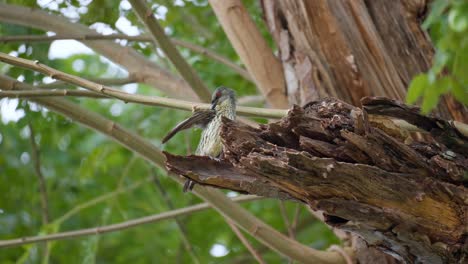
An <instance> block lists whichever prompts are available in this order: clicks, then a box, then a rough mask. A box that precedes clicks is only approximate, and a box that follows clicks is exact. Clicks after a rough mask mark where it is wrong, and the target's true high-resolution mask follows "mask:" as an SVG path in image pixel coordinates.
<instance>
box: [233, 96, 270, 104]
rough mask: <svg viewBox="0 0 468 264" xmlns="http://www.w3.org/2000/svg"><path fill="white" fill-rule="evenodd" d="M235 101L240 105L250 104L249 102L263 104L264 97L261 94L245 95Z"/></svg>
mask: <svg viewBox="0 0 468 264" xmlns="http://www.w3.org/2000/svg"><path fill="white" fill-rule="evenodd" d="M237 103H238V104H240V105H251V104H264V103H265V97H263V96H261V95H247V96H242V97H240V98H239V99H237Z"/></svg>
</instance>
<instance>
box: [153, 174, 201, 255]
mask: <svg viewBox="0 0 468 264" xmlns="http://www.w3.org/2000/svg"><path fill="white" fill-rule="evenodd" d="M152 173H153V175H154V177H153V178H154V180H153V182H154V183H155V185H156V188H157V189H158V190H159V192H160V193H161V195H162V197H163V199H164V202H166V205H167V207H168V208H169V210H174V208H175V207H174V204H173V203H172V201H171V199H170V197H169V195H168V194H167V192H166V190H165V189H164V187H163V186H162V184H161V182H160V181H159V179H158V177H156V172H155V170H154V169H153V170H152ZM174 220H175V222H176V224H177V227H178V228H179V231H180V235H181V237H182V243H183V244H184V247H185V249H186V250H187V252H188V253H189V255H190V256H191V257H192V260H193V262H195V263H200V260H198V257H197V255H196V254H195V251H194V250H193V247H192V245H191V244H190V241H189V239H188V235H187V231H186V229H185V226H184V224H183V222H182V220H181V219H180V218H179V217H174Z"/></svg>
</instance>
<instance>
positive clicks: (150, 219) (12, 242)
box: [0, 195, 259, 248]
mask: <svg viewBox="0 0 468 264" xmlns="http://www.w3.org/2000/svg"><path fill="white" fill-rule="evenodd" d="M247 197H248V199H247ZM239 198H243V199H237V200H236V199H233V201H234V202H239V201H242V202H246V201H252V200H256V199H259V198H258V197H256V196H253V195H249V196H246V197H239ZM210 208H211V207H210V205H209V204H208V203H202V204H197V205H193V206H189V207H185V208H180V209H176V210H172V211H168V212H164V213H160V214H155V215H151V216H146V217H141V218H137V219H133V220H129V221H125V222H122V223H118V224H112V225H106V226H101V227H93V228H86V229H80V230H75V231H67V232H61V233H57V234H51V235H44V236H33V237H22V238H16V239H7V240H0V248H3V247H12V246H20V245H26V244H31V243H37V242H42V241H52V240H62V239H70V238H75V237H81V236H89V235H100V234H104V233H109V232H115V231H119V230H124V229H127V228H131V227H135V226H139V225H144V224H150V223H154V222H158V221H162V220H166V219H171V218H174V217H176V216H182V215H187V214H192V213H195V212H198V211H202V210H206V209H210Z"/></svg>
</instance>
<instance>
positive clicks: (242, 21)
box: [209, 0, 288, 108]
mask: <svg viewBox="0 0 468 264" xmlns="http://www.w3.org/2000/svg"><path fill="white" fill-rule="evenodd" d="M209 2H210V4H211V7H212V8H213V10H214V12H215V13H216V16H217V17H218V20H219V22H220V23H221V25H222V27H223V29H224V31H225V32H226V35H227V37H228V38H229V40H230V41H231V44H232V46H233V47H234V49H235V50H236V52H237V54H239V57H240V59H241V60H242V62H243V63H244V64H245V66H246V68H247V70H248V71H249V72H250V73H251V74H252V77H253V79H254V80H255V83H256V84H257V87H258V88H259V90H260V91H261V93H262V94H263V95H264V96H265V98H266V100H267V102H268V103H269V104H270V105H271V106H273V107H275V108H287V107H288V100H287V97H286V94H285V91H286V90H285V87H286V86H285V85H286V84H285V79H284V73H283V68H282V66H281V63H280V62H279V61H278V59H277V58H276V57H275V56H274V55H273V51H272V50H271V48H270V47H269V46H268V44H267V43H266V41H265V39H264V38H263V37H262V35H261V33H260V32H259V30H258V28H257V27H256V26H255V23H254V22H253V20H252V18H251V17H250V15H249V14H248V12H247V10H246V8H245V7H244V5H243V4H242V2H241V1H240V0H225V1H217V0H210V1H209Z"/></svg>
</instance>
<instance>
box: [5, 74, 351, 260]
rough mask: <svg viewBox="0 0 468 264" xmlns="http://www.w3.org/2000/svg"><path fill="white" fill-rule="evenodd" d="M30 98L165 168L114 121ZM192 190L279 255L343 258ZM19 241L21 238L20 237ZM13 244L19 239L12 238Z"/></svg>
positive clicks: (154, 151)
mask: <svg viewBox="0 0 468 264" xmlns="http://www.w3.org/2000/svg"><path fill="white" fill-rule="evenodd" d="M19 88H21V89H35V88H34V87H33V86H30V85H26V84H24V83H21V82H18V81H17V80H15V79H12V78H9V77H6V76H3V75H0V89H6V90H10V89H19ZM34 101H35V102H36V103H38V104H41V105H43V106H45V107H47V108H49V109H50V110H51V111H55V112H58V113H60V114H62V115H64V116H66V117H68V118H70V119H72V120H75V121H77V122H79V123H81V124H83V125H85V126H88V127H90V128H93V129H95V130H97V131H99V132H101V133H103V134H104V135H107V136H109V137H110V138H112V139H114V140H115V141H116V142H118V143H119V144H121V145H122V146H124V147H126V148H127V149H129V150H130V151H132V152H134V153H136V154H139V155H141V156H142V157H144V158H145V159H146V160H148V161H149V162H151V163H153V164H154V165H156V166H159V167H161V168H165V166H164V164H165V157H164V155H163V154H162V152H161V151H160V150H159V149H158V148H156V147H155V146H154V145H153V144H151V142H149V141H147V140H145V139H143V138H142V137H140V136H138V135H137V134H134V133H132V132H130V131H129V130H127V129H125V128H123V127H121V126H119V125H118V124H116V123H115V122H112V121H110V120H108V119H106V118H104V117H102V116H101V115H99V114H97V113H94V112H91V111H89V110H86V109H83V108H81V107H79V106H77V105H76V104H74V103H71V102H69V101H67V100H64V99H61V98H48V99H47V100H45V99H43V98H37V99H34ZM169 175H170V176H171V177H172V178H173V179H174V180H176V181H178V182H180V183H181V179H180V178H179V176H176V175H173V174H169ZM194 193H195V194H197V195H198V196H199V197H200V198H202V199H204V200H205V201H208V202H209V203H210V204H211V205H212V207H214V208H216V209H217V211H218V212H220V213H221V214H223V215H224V216H227V217H229V218H230V219H231V220H232V221H234V222H235V223H236V224H237V225H239V226H240V227H242V228H243V229H244V230H245V231H247V232H249V233H250V234H252V235H254V236H255V238H256V239H257V240H259V241H260V242H261V243H263V244H264V245H267V246H268V247H269V248H271V249H274V250H275V251H277V252H279V253H280V254H283V255H285V256H287V257H290V258H293V259H296V260H299V261H302V262H304V263H340V262H343V261H344V260H343V257H342V256H341V255H340V254H339V253H336V252H324V251H320V250H316V249H313V248H310V247H307V246H305V245H303V244H301V243H299V242H297V241H295V240H292V239H290V238H289V237H285V236H284V235H282V234H281V233H279V232H277V231H276V230H274V229H273V228H272V227H270V226H269V225H267V224H265V223H264V222H262V221H261V220H259V219H258V218H256V217H255V216H253V215H252V214H251V213H249V212H248V211H247V210H245V209H244V208H242V207H241V206H239V205H237V204H235V203H233V202H232V201H231V200H230V199H229V198H227V197H226V196H225V195H224V194H223V193H221V192H220V191H218V190H215V189H211V188H205V187H203V186H198V185H197V186H196V187H195V189H194ZM96 231H97V232H99V231H100V230H99V229H98V230H95V229H92V230H91V232H96ZM19 240H20V241H21V239H19ZM16 243H21V242H19V241H16Z"/></svg>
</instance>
